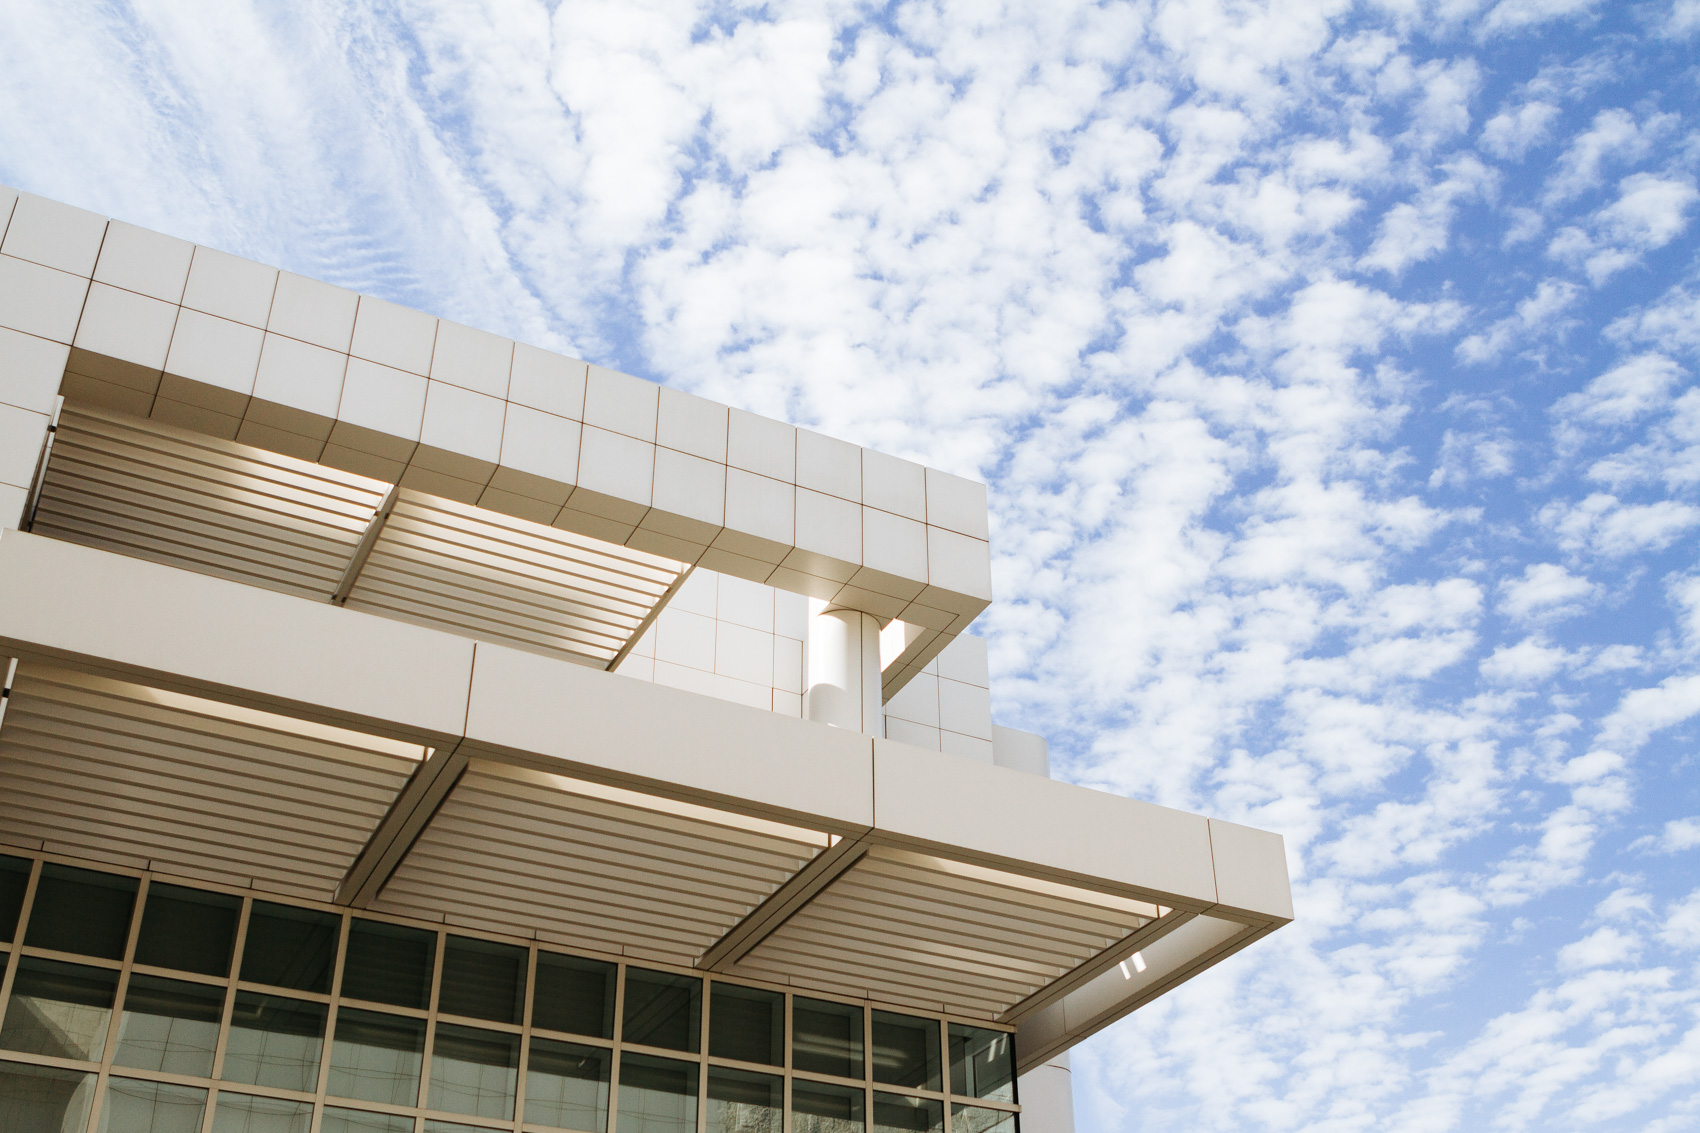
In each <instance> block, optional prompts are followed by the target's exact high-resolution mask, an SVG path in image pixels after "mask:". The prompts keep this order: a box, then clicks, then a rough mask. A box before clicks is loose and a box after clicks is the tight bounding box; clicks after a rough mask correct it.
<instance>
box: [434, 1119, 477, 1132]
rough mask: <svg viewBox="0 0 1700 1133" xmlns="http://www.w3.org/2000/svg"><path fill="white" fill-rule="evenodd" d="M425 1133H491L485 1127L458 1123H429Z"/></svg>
mask: <svg viewBox="0 0 1700 1133" xmlns="http://www.w3.org/2000/svg"><path fill="white" fill-rule="evenodd" d="M425 1133H490V1127H489V1126H485V1125H462V1124H461V1123H460V1122H458V1121H427V1122H426V1123H425Z"/></svg>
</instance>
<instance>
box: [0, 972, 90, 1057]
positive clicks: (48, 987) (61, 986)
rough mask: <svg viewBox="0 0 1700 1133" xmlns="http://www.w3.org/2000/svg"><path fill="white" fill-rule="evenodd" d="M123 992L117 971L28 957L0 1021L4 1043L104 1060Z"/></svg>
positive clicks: (11, 1047)
mask: <svg viewBox="0 0 1700 1133" xmlns="http://www.w3.org/2000/svg"><path fill="white" fill-rule="evenodd" d="M117 996H118V973H117V972H115V971H113V970H111V969H109V968H90V967H85V966H84V965H82V964H64V963H61V962H59V961H58V960H43V959H39V958H36V957H32V956H24V957H22V958H20V959H19V960H18V971H17V975H16V976H14V977H13V979H12V998H11V1001H10V1002H9V1003H7V1005H6V1019H5V1022H4V1023H0V1047H5V1048H6V1049H7V1050H19V1051H24V1052H25V1053H28V1054H48V1055H52V1056H53V1057H55V1058H77V1059H82V1060H84V1061H86V1062H99V1061H100V1057H101V1055H102V1054H104V1053H106V1027H107V1024H108V1023H109V1022H110V1021H111V1019H112V1003H113V1000H115V999H116V998H117Z"/></svg>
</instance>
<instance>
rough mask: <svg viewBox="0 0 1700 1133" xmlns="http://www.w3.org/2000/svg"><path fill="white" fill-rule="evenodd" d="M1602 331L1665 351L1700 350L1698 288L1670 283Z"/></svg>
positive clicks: (1699, 299) (1617, 338) (1614, 337)
mask: <svg viewBox="0 0 1700 1133" xmlns="http://www.w3.org/2000/svg"><path fill="white" fill-rule="evenodd" d="M1606 334H1607V335H1608V336H1609V337H1610V338H1612V339H1614V340H1616V341H1618V342H1620V343H1645V344H1648V345H1651V346H1652V347H1653V348H1654V349H1656V350H1661V351H1664V352H1665V353H1669V354H1678V353H1684V352H1695V351H1700V288H1693V287H1689V286H1685V285H1680V284H1679V285H1677V286H1675V287H1672V288H1671V289H1670V290H1669V291H1666V292H1665V293H1664V294H1663V295H1661V296H1660V297H1659V299H1658V300H1657V301H1656V302H1654V303H1652V304H1649V305H1648V306H1646V307H1642V308H1640V309H1637V310H1634V311H1631V312H1630V313H1628V314H1626V315H1623V316H1621V317H1619V318H1618V319H1616V320H1615V321H1613V322H1612V324H1611V325H1610V326H1609V327H1608V328H1607V329H1606Z"/></svg>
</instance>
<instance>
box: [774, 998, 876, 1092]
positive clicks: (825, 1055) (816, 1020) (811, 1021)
mask: <svg viewBox="0 0 1700 1133" xmlns="http://www.w3.org/2000/svg"><path fill="white" fill-rule="evenodd" d="M791 1036H792V1037H791V1046H792V1049H791V1065H792V1066H794V1067H796V1068H797V1069H798V1070H807V1071H808V1072H809V1073H811V1074H836V1075H838V1076H839V1077H840V1078H860V1077H861V1076H862V1009H861V1008H860V1007H853V1006H851V1005H850V1004H848V1003H831V1002H829V1001H827V1000H824V999H801V998H798V999H793V1000H792V1001H791Z"/></svg>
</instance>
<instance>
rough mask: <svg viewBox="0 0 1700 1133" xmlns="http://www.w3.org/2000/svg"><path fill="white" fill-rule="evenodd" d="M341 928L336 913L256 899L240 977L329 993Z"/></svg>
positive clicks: (250, 915)
mask: <svg viewBox="0 0 1700 1133" xmlns="http://www.w3.org/2000/svg"><path fill="white" fill-rule="evenodd" d="M341 925H342V918H341V917H340V916H338V915H337V914H335V913H317V912H314V911H313V910H311V909H298V908H296V907H295V906H293V905H274V904H272V903H271V902H270V901H255V902H254V908H253V911H251V912H250V913H249V914H248V940H247V943H246V944H244V945H243V946H242V978H243V979H245V980H250V981H252V982H253V983H257V984H270V985H272V986H273V987H289V988H294V989H295V990H296V991H316V992H319V993H321V994H323V993H324V992H328V991H330V989H331V966H332V964H333V963H334V961H335V960H336V937H337V932H338V930H339V929H340V927H341Z"/></svg>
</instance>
